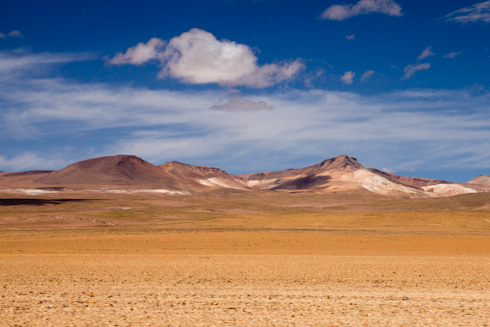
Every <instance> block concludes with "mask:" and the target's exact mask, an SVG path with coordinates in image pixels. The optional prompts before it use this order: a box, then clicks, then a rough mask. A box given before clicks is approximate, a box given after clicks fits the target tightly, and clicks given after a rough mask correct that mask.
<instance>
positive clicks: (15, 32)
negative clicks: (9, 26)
mask: <svg viewBox="0 0 490 327" xmlns="http://www.w3.org/2000/svg"><path fill="white" fill-rule="evenodd" d="M6 37H24V35H23V34H22V33H21V32H20V31H18V30H13V31H10V32H9V33H8V34H5V33H2V32H0V39H5V38H6Z"/></svg>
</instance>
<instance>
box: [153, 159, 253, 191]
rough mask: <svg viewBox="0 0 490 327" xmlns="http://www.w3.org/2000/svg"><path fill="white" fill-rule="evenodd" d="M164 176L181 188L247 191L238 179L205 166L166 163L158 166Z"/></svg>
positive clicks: (244, 184) (245, 186) (173, 162)
mask: <svg viewBox="0 0 490 327" xmlns="http://www.w3.org/2000/svg"><path fill="white" fill-rule="evenodd" d="M159 167H160V168H161V169H162V171H164V172H165V175H166V176H167V177H168V178H169V179H172V180H174V181H176V182H178V183H179V184H180V185H182V187H183V188H187V189H189V188H190V189H192V190H205V189H209V188H223V187H224V188H235V189H248V187H247V185H246V183H244V182H243V181H242V180H241V179H240V178H238V177H236V176H234V175H232V174H228V173H227V172H226V171H224V170H221V169H218V168H213V167H205V166H194V165H189V164H185V163H182V162H178V161H171V162H167V163H166V164H163V165H160V166H159Z"/></svg>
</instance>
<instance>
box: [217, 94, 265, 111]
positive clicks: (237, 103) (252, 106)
mask: <svg viewBox="0 0 490 327" xmlns="http://www.w3.org/2000/svg"><path fill="white" fill-rule="evenodd" d="M209 109H211V110H221V111H257V110H272V106H270V105H268V104H267V103H266V102H265V101H249V100H246V99H245V100H243V99H242V98H241V97H238V96H236V97H232V98H231V99H229V100H228V101H226V102H224V103H219V104H215V105H212V106H211V107H210V108H209Z"/></svg>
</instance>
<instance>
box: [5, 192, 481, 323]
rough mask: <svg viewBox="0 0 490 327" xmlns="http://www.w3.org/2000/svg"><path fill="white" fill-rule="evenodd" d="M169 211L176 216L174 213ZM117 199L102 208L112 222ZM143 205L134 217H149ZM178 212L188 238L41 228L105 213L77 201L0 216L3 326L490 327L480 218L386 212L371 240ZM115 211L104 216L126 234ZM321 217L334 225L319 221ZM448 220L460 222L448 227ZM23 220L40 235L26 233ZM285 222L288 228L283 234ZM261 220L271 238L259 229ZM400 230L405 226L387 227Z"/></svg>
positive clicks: (369, 233) (135, 230) (366, 233)
mask: <svg viewBox="0 0 490 327" xmlns="http://www.w3.org/2000/svg"><path fill="white" fill-rule="evenodd" d="M166 199H168V201H169V202H168V203H167V206H169V205H170V203H171V202H170V201H174V202H175V201H176V200H175V198H170V197H168V198H166ZM116 200H117V201H121V199H120V198H114V199H112V198H111V200H110V201H109V202H103V201H99V202H97V203H98V204H97V205H98V206H99V207H98V209H97V208H94V207H93V206H92V207H90V208H91V209H90V210H95V211H96V210H102V211H101V212H106V211H103V208H105V207H104V206H106V207H110V208H113V207H116V206H115V205H114V203H113V202H111V201H116ZM132 201H134V202H131V201H130V202H125V205H127V206H128V207H130V206H133V205H134V204H136V203H138V204H139V205H140V206H141V203H142V202H140V201H139V200H138V199H133V200H132ZM152 201H153V200H152ZM162 201H163V200H162ZM10 202H12V200H11V201H10ZM24 202H26V201H24ZM24 202H22V203H24ZM31 202H32V201H31ZM101 203H104V204H101ZM128 203H129V204H128ZM162 203H163V202H162ZM70 205H76V206H77V207H73V211H72V210H71V209H70V207H69V206H70ZM155 205H156V204H155ZM173 205H174V207H177V206H181V207H179V208H180V209H179V210H180V211H179V215H180V217H181V218H182V217H183V218H182V219H184V220H185V221H186V223H185V224H184V225H178V226H180V227H178V228H176V227H175V226H176V224H175V220H171V222H172V224H171V226H172V229H165V228H161V229H158V230H155V229H151V228H149V227H148V226H149V225H148V224H145V225H144V226H145V227H144V228H142V227H141V226H142V225H138V224H133V225H131V224H128V222H127V221H128V219H129V218H128V217H129V216H131V215H129V214H127V211H128V209H123V210H122V211H121V215H123V213H125V215H126V216H124V222H125V224H126V225H122V226H123V227H117V226H118V225H117V224H116V225H115V226H116V227H115V226H114V225H101V226H99V227H97V226H96V227H90V226H89V227H83V228H82V227H80V226H78V225H77V226H75V227H74V228H66V225H63V226H64V228H54V227H52V225H51V222H50V223H49V224H48V225H45V226H44V227H43V225H42V224H41V225H39V223H35V222H34V221H33V219H35V217H37V216H39V217H40V220H42V219H45V218H46V217H47V216H50V215H53V216H55V215H63V216H69V215H71V214H73V212H76V214H77V215H78V216H83V217H97V215H98V214H94V213H93V212H89V215H87V216H84V215H83V212H82V211H81V210H80V207H78V206H79V204H76V203H75V204H73V203H72V204H71V203H69V202H62V203H61V204H59V205H57V206H48V207H46V206H42V207H36V208H35V209H32V207H27V206H24V204H16V205H15V208H14V206H9V207H4V208H0V210H2V209H4V210H3V213H1V214H0V218H2V219H3V221H8V226H9V227H8V228H5V229H2V230H0V325H1V326H490V281H489V276H490V275H489V272H490V234H489V233H488V229H484V228H483V229H482V227H478V226H486V225H485V224H486V222H485V219H487V218H488V216H487V213H485V212H481V218H482V219H483V222H480V220H478V219H479V218H478V217H480V216H479V215H480V213H478V212H474V211H471V212H470V213H466V214H458V213H450V214H449V213H448V214H446V215H444V214H443V213H434V215H433V216H434V217H436V218H437V221H438V222H439V223H438V225H437V228H435V229H434V228H428V229H424V228H421V227H420V226H421V223H420V219H419V220H417V221H416V222H414V223H409V222H407V221H405V220H404V219H406V216H407V217H408V216H410V214H408V213H406V212H405V211H404V213H402V214H399V215H398V214H396V213H389V212H388V213H380V214H379V215H380V217H378V218H379V223H378V225H376V224H375V225H372V224H371V225H370V227H371V229H369V230H367V229H366V228H365V227H363V226H364V225H362V224H361V225H357V227H355V224H353V221H355V219H354V218H352V219H345V221H346V222H345V223H344V225H339V224H341V223H340V220H338V219H339V218H338V215H336V214H335V215H333V214H331V213H325V214H323V213H318V212H313V213H311V212H310V213H309V212H307V210H306V209H304V210H303V209H302V210H303V211H305V210H306V211H305V212H306V213H305V217H307V218H305V219H303V220H301V219H300V213H298V212H296V213H295V215H293V216H294V217H293V216H291V217H293V218H294V219H293V218H292V220H289V222H287V221H284V219H286V218H287V214H285V213H284V212H282V211H281V212H279V213H274V212H272V211H266V210H265V209H260V210H262V213H261V212H260V210H259V209H257V208H256V207H254V208H253V210H254V216H253V217H254V219H255V220H254V219H252V218H251V217H252V216H251V212H244V213H241V214H243V218H242V219H241V218H240V217H242V216H240V215H232V212H231V211H229V210H231V209H227V208H228V207H226V205H222V206H221V207H219V208H217V210H220V212H222V213H223V212H224V214H230V215H232V216H230V221H231V225H227V224H226V223H225V221H226V217H224V216H223V215H222V214H220V215H218V216H219V217H217V218H216V219H212V218H210V217H208V216H207V215H208V214H207V213H206V217H205V218H206V219H205V220H202V219H197V220H196V221H195V222H189V220H188V218H189V216H188V215H187V213H188V212H197V213H203V212H205V210H198V209H196V208H195V207H192V208H187V209H188V211H186V212H187V213H186V212H184V211H182V210H183V209H182V208H183V206H184V204H182V203H181V204H178V203H173ZM185 205H187V204H185ZM231 207H233V208H235V209H236V208H237V206H236V205H233V206H230V208H231ZM87 208H88V207H87ZM101 208H102V209H101ZM243 208H244V206H243V205H242V207H240V210H241V211H244V210H245V211H246V209H243ZM75 209H76V210H75ZM147 209H148V208H147ZM147 209H145V210H147ZM235 209H233V210H235ZM347 209H348V208H347ZM365 209H369V208H367V207H366V208H365ZM87 210H88V209H87ZM90 210H89V211H90ZM104 210H105V209H104ZM145 210H143V209H140V211H138V214H139V215H143V213H144V212H145ZM247 210H248V209H247ZM250 210H252V209H250ZM274 210H275V209H274ZM322 210H323V209H322ZM342 210H344V209H342ZM356 210H358V208H357V207H356ZM123 211H124V212H123ZM208 211H209V210H208ZM208 211H206V212H208ZM370 212H371V211H370ZM116 213H117V212H116ZM116 213H111V215H108V214H105V215H102V214H100V216H103V217H104V218H103V219H104V221H107V219H111V220H110V221H111V222H115V223H117V222H118V221H119V220H118V219H119V218H117V214H116ZM152 214H153V215H156V213H155V211H152ZM170 214H171V215H172V217H170V218H173V219H174V218H175V219H177V218H176V216H175V215H176V213H175V212H172V213H166V215H170ZM320 214H321V215H323V216H322V217H323V218H322V219H326V220H325V222H322V220H315V221H314V222H313V221H311V219H312V218H311V217H317V216H315V215H320ZM197 215H198V214H197ZM351 215H352V216H349V217H357V216H359V217H361V218H362V221H364V219H365V217H366V215H365V214H362V213H356V212H352V213H351ZM370 215H372V214H371V213H370ZM420 215H422V214H421V213H417V215H415V216H414V217H419V218H420V217H421V216H420ZM143 216H144V215H143ZM198 216H199V215H198ZM429 216H430V213H429V214H427V217H429ZM443 216H444V217H446V218H447V217H449V218H451V217H457V218H458V217H459V218H458V219H459V220H458V219H452V218H451V219H447V220H448V221H456V222H457V223H455V224H453V223H451V224H449V225H444V224H443V223H441V221H442V218H441V217H443ZM23 217H24V218H25V219H27V220H28V221H29V225H30V226H35V228H27V227H26V225H25V224H24V223H22V224H20V223H19V221H21V220H22V219H24V218H23ZM132 217H133V218H132V219H135V220H138V219H140V218H138V217H140V216H137V215H134V216H132ZM141 217H142V216H141ZM199 217H200V218H202V217H201V216H199ZM273 217H275V218H276V219H277V221H282V222H281V223H277V224H276V225H274V224H273V223H271V221H274V219H272V218H273ZM278 217H282V218H281V219H279V218H278ZM308 217H309V218H308ZM318 217H320V216H318ZM329 217H330V218H332V219H333V220H332V219H330V218H329ZM335 217H337V218H335ZM342 217H343V216H342ZM373 217H374V218H376V217H375V216H373ZM390 217H392V219H400V221H399V222H398V223H393V221H392V220H390ZM410 217H411V216H410ZM424 217H425V216H424ZM462 217H463V218H462ZM464 217H466V218H464ZM167 218H168V217H167ZM334 218H335V219H337V220H335V219H334ZM361 218H360V219H361ZM374 218H373V219H374ZM436 218H434V219H436ZM155 219H156V218H155ZM261 219H262V220H266V222H268V223H267V224H265V225H267V229H266V230H261V229H258V227H257V226H258V225H256V223H257V224H259V222H258V221H259V220H261ZM315 219H316V218H315ZM318 219H319V218H318ZM424 219H425V218H424ZM427 219H429V218H427ZM327 220H328V221H327ZM73 221H75V222H79V221H80V220H73ZM165 221H166V220H165ZM373 221H375V220H373ZM388 221H390V222H391V223H392V225H393V226H398V225H399V226H405V227H404V228H403V229H402V230H398V229H397V228H394V227H390V228H387V227H386V226H388V224H387V222H388ZM404 221H405V223H404ZM12 222H17V223H19V225H15V226H18V228H14V227H15V226H14V225H12V224H13V223H12ZM119 222H123V220H121V221H119ZM431 223H434V221H432V222H431V221H429V222H428V224H429V225H430V224H431ZM480 223H481V225H479V224H480ZM149 224H150V225H152V224H154V221H153V222H150V223H149ZM329 224H335V226H336V228H335V229H334V228H332V229H328V228H326V227H325V226H330V225H329ZM363 224H364V223H363ZM414 224H415V225H414ZM433 225H434V226H436V225H435V223H434V224H433ZM488 225H489V227H490V223H488ZM6 226H7V225H6ZM19 226H20V227H19ZM50 226H51V227H50ZM161 226H164V225H161ZM220 226H221V227H220ZM230 226H231V227H230ZM274 226H276V227H274ZM277 226H279V227H280V228H278V227H277ZM284 226H286V227H288V229H284V228H283V227H284ZM294 226H296V227H294ZM322 226H323V227H322ZM349 226H352V228H350V229H349ZM359 226H361V227H362V228H361V227H359ZM383 226H384V227H383ZM390 226H391V225H390ZM407 226H408V227H407ZM410 226H411V227H410ZM414 226H415V227H414ZM445 226H446V227H445ZM447 226H449V227H447ZM458 226H459V227H458ZM465 226H466V227H465ZM467 226H469V227H467ZM472 226H477V227H478V228H479V229H476V228H473V227H472ZM211 227H212V228H211ZM218 227H220V228H218ZM487 228H488V227H487Z"/></svg>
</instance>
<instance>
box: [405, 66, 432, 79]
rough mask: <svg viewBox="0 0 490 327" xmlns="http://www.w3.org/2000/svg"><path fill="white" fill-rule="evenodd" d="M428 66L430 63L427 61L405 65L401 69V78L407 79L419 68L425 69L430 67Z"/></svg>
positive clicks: (419, 69)
mask: <svg viewBox="0 0 490 327" xmlns="http://www.w3.org/2000/svg"><path fill="white" fill-rule="evenodd" d="M430 66H431V65H430V64H429V63H425V64H416V65H408V66H407V67H405V68H404V69H403V72H404V74H403V79H409V78H410V77H412V75H413V74H415V73H416V72H418V71H421V70H427V69H429V68H430Z"/></svg>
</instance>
